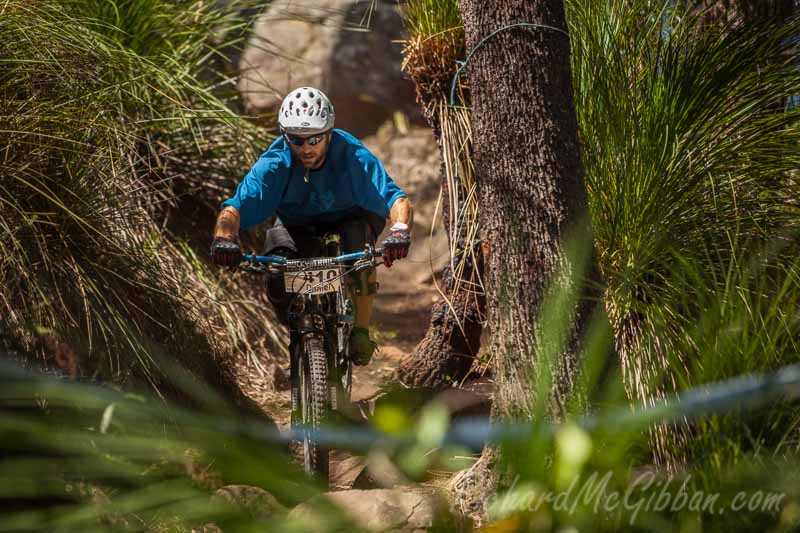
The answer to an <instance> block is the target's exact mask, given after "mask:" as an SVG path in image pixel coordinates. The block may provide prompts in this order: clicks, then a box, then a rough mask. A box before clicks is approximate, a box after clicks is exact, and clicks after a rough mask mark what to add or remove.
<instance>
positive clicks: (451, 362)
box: [395, 106, 486, 390]
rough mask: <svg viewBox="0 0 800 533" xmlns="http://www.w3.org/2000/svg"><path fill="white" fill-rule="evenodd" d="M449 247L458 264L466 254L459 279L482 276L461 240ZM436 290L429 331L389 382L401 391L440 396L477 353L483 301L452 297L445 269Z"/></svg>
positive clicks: (434, 124)
mask: <svg viewBox="0 0 800 533" xmlns="http://www.w3.org/2000/svg"><path fill="white" fill-rule="evenodd" d="M423 107H426V106H423ZM428 122H429V124H430V126H431V128H432V130H433V134H434V137H435V138H436V141H437V143H438V144H439V147H440V149H441V146H442V140H441V135H442V133H441V129H440V127H439V122H438V118H437V117H429V120H428ZM441 175H442V187H443V189H444V190H443V195H442V198H443V205H442V223H443V224H444V228H445V232H446V234H447V235H448V240H449V239H450V235H451V231H450V229H451V227H450V216H449V212H450V209H449V207H450V206H449V195H448V194H447V187H448V185H447V179H446V177H445V174H444V170H442V173H441ZM461 192H462V194H459V195H458V197H459V198H465V197H466V194H465V192H464V191H461ZM449 245H450V248H451V250H452V249H453V248H455V255H456V257H459V258H460V257H461V256H463V255H464V254H466V264H465V267H464V271H463V273H462V277H463V278H464V279H465V280H467V281H469V282H472V283H477V280H478V279H479V277H480V276H481V275H482V270H483V261H482V260H481V255H480V253H476V254H472V253H469V252H471V251H472V250H469V248H468V246H467V243H465V242H464V239H463V236H461V238H459V239H458V240H457V241H456V242H449ZM469 246H475V243H470V244H469ZM471 257H477V258H478V264H474V262H473V261H472V260H471ZM442 286H443V292H444V294H445V297H446V298H444V299H442V300H440V301H439V302H437V303H436V304H434V305H433V308H432V309H431V321H430V326H429V327H428V331H427V333H426V334H425V337H424V338H423V339H422V340H421V341H420V342H419V344H417V346H416V348H415V349H414V352H413V353H412V354H411V355H410V356H409V357H408V358H406V359H404V360H403V361H402V363H401V364H400V365H399V367H398V368H397V371H396V374H395V378H396V380H397V381H399V382H400V383H402V384H403V385H404V386H406V387H411V388H425V389H433V390H440V389H443V388H446V387H449V386H451V385H452V384H454V383H458V382H460V381H462V380H463V379H464V378H465V377H466V376H467V375H468V374H469V372H470V369H471V368H472V363H473V361H474V359H475V356H477V354H478V350H479V349H480V337H481V332H482V331H483V315H484V312H485V304H486V298H485V296H484V295H483V294H482V292H481V293H478V294H475V293H474V292H473V293H470V292H468V291H467V290H466V289H465V287H464V286H463V285H462V286H461V287H460V289H458V290H455V291H454V289H455V279H454V277H453V275H452V272H451V270H450V268H449V267H448V268H446V269H445V271H444V272H443V273H442ZM472 290H473V291H474V289H472ZM448 302H449V303H448Z"/></svg>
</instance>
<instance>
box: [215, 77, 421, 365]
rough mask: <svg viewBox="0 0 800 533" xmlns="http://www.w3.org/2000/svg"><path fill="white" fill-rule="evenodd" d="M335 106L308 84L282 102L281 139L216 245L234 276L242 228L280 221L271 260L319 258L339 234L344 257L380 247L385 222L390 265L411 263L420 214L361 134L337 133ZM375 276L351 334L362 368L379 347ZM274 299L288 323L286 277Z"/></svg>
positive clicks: (246, 186) (362, 284)
mask: <svg viewBox="0 0 800 533" xmlns="http://www.w3.org/2000/svg"><path fill="white" fill-rule="evenodd" d="M334 118H335V114H334V109H333V105H332V104H331V102H330V100H329V99H328V97H327V96H325V94H324V93H323V92H322V91H320V90H319V89H315V88H313V87H299V88H297V89H295V90H293V91H291V92H290V93H289V94H287V95H286V97H285V98H284V100H283V103H282V104H281V108H280V111H279V115H278V125H279V126H280V131H281V136H280V137H278V139H276V140H275V142H273V143H272V145H271V146H270V147H269V149H268V150H267V151H266V152H264V153H263V154H261V157H260V158H259V159H258V161H257V162H256V163H255V165H253V167H252V169H251V170H250V172H248V173H247V175H246V176H245V177H244V179H243V180H242V181H241V182H240V183H239V185H238V188H237V190H236V193H235V194H234V196H233V197H232V198H230V199H228V200H226V201H224V202H223V203H222V209H221V211H220V213H219V215H218V217H217V223H216V227H215V229H214V240H213V242H212V244H211V257H212V260H213V261H214V262H215V263H217V264H219V265H223V266H227V267H229V269H230V270H231V271H235V270H236V266H237V265H239V263H241V261H242V253H241V250H240V246H239V229H240V227H241V228H242V229H248V228H251V227H253V226H255V225H257V224H259V223H261V222H263V221H265V220H266V219H268V218H270V217H271V216H272V215H274V214H277V220H276V221H275V224H274V226H273V227H272V228H270V229H269V230H267V235H266V243H265V253H266V254H268V255H279V256H283V257H288V258H297V257H313V256H315V255H318V254H319V253H320V251H319V250H315V249H314V243H315V242H316V237H318V236H320V235H322V234H324V233H326V232H328V231H331V230H335V231H338V232H339V233H340V235H341V246H342V251H343V252H344V253H350V252H357V251H361V250H363V249H364V247H365V246H366V244H367V243H369V244H375V240H376V239H377V236H378V235H379V234H380V233H381V231H383V228H384V226H385V224H386V218H387V217H388V218H389V219H390V220H391V223H392V226H391V228H390V233H389V236H388V237H387V238H386V240H384V242H383V247H384V248H385V250H386V252H385V255H384V263H385V265H386V266H387V267H391V266H392V263H393V262H394V261H396V260H398V259H402V258H404V257H406V255H407V254H408V248H409V246H410V245H411V239H410V237H409V233H410V231H411V228H412V225H413V209H412V207H411V203H410V202H409V200H408V198H407V197H406V195H405V193H404V192H403V191H402V190H401V189H400V187H398V186H397V184H396V183H395V182H394V181H393V180H392V178H391V177H389V175H388V174H387V173H386V170H385V169H384V167H383V164H381V162H380V161H379V160H378V158H377V157H375V156H374V155H373V154H372V153H370V151H369V150H367V149H366V148H365V147H364V145H363V144H362V143H361V142H360V141H359V140H358V139H356V138H355V137H353V136H352V135H350V134H349V133H347V132H346V131H344V130H341V129H334V128H333V123H334ZM376 279H377V278H376V273H375V269H374V268H373V269H370V270H368V271H364V272H361V273H359V274H358V275H357V276H356V279H354V280H353V284H354V288H355V290H356V297H355V320H354V328H353V332H352V334H351V336H350V352H351V354H353V356H354V361H353V362H354V363H356V364H360V365H365V364H367V363H369V361H370V359H371V358H372V354H373V352H374V350H375V346H376V345H375V343H374V342H373V341H372V340H371V339H370V337H369V322H370V316H371V314H372V305H373V300H374V297H375V293H376V291H377V289H378V284H377V282H376ZM267 286H268V291H267V296H268V298H269V300H270V302H271V303H272V304H273V307H274V308H275V310H276V312H277V314H278V316H279V317H280V319H281V320H282V321H283V322H284V323H286V314H287V307H288V304H289V298H288V296H287V295H286V291H285V287H284V282H283V277H282V276H281V275H280V273H276V274H273V275H271V276H270V277H269V279H268V280H267Z"/></svg>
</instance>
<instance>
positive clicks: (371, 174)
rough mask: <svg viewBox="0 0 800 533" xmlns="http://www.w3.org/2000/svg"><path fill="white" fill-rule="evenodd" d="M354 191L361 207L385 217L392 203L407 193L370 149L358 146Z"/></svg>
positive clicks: (355, 158)
mask: <svg viewBox="0 0 800 533" xmlns="http://www.w3.org/2000/svg"><path fill="white" fill-rule="evenodd" d="M354 160H355V167H354V168H353V178H354V183H353V185H354V191H356V199H357V201H358V204H359V207H361V208H363V209H366V210H367V211H370V212H372V213H375V214H377V215H380V216H382V217H384V218H386V217H388V216H389V211H390V209H391V208H392V205H393V204H394V203H395V201H396V200H397V199H398V198H405V197H406V194H405V193H404V192H403V190H402V189H401V188H400V187H399V186H398V185H397V184H396V183H395V182H394V180H393V179H392V178H391V176H389V174H388V173H387V172H386V169H385V168H384V167H383V164H382V163H381V162H380V161H379V160H378V158H377V157H375V156H374V155H373V154H372V153H371V152H370V151H369V150H367V149H366V148H364V147H360V148H357V149H356V150H355V153H354Z"/></svg>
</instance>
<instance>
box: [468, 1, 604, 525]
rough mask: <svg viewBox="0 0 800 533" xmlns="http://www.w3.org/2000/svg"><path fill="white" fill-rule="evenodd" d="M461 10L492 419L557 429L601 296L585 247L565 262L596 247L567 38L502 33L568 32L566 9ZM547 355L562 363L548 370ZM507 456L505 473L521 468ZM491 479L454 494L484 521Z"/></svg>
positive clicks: (475, 4) (535, 4)
mask: <svg viewBox="0 0 800 533" xmlns="http://www.w3.org/2000/svg"><path fill="white" fill-rule="evenodd" d="M460 7H461V16H462V20H463V21H464V29H465V33H466V41H467V48H468V49H469V50H475V49H476V47H477V46H479V45H480V46H481V48H480V49H478V50H477V51H476V52H475V53H474V55H473V56H472V60H471V62H470V64H469V66H468V68H467V69H466V70H467V74H468V76H469V86H470V89H471V97H472V124H473V136H474V137H473V138H474V143H475V144H474V146H475V147H474V152H475V154H474V155H475V157H474V161H475V172H476V180H477V182H478V187H479V191H478V193H479V201H480V205H481V214H482V219H481V224H482V228H483V231H484V234H485V235H486V241H487V246H488V248H489V253H488V259H487V264H486V278H485V282H486V290H487V308H488V318H489V320H488V323H489V327H490V328H491V334H492V337H491V338H492V341H491V357H492V358H493V361H494V369H495V381H496V392H495V397H494V403H493V415H494V416H495V417H500V418H528V417H530V416H532V413H533V412H534V409H535V408H537V407H544V408H545V409H546V412H547V413H549V415H550V416H551V417H552V418H556V419H557V418H560V417H562V416H563V415H564V414H565V413H566V410H567V400H568V398H570V394H571V392H572V391H573V389H574V385H575V382H576V378H577V373H578V364H579V361H578V353H579V352H580V347H581V340H582V336H583V333H584V331H585V330H586V328H587V326H588V323H589V318H590V316H591V315H592V313H593V311H594V308H595V302H596V301H598V298H597V296H598V293H597V292H596V291H597V289H596V288H595V289H591V288H590V287H591V286H592V285H591V284H588V283H583V281H582V280H583V279H586V278H587V277H588V279H590V280H596V279H598V277H599V276H598V270H597V262H596V259H595V256H594V251H593V248H592V247H591V245H590V244H588V245H587V247H589V248H590V249H591V251H590V252H589V253H588V257H589V264H588V268H586V270H585V271H584V270H582V268H581V264H580V261H579V260H578V259H577V257H576V256H575V255H574V254H568V253H567V244H568V242H571V241H570V239H575V238H577V239H582V240H581V243H583V242H586V243H590V242H591V227H590V223H589V216H588V202H587V195H586V190H585V187H584V184H583V169H582V165H581V160H580V154H579V151H578V137H577V119H576V114H575V107H574V103H573V99H572V94H573V91H572V79H571V72H570V62H569V54H570V49H569V38H568V37H567V36H566V35H565V34H564V33H562V32H559V31H555V30H552V29H545V28H541V27H539V28H531V27H514V28H506V29H503V30H501V28H504V27H505V26H507V25H511V24H516V23H523V22H524V23H534V24H540V25H547V26H552V27H555V28H560V29H562V30H563V31H564V32H566V22H565V16H564V6H563V3H562V0H508V1H506V2H497V3H486V2H479V1H478V0H461V4H460ZM497 30H501V31H499V33H497V34H495V35H494V36H493V37H491V38H489V39H488V40H487V41H485V42H483V43H482V44H481V41H482V40H483V39H484V38H485V37H487V36H489V34H490V33H492V32H495V31H497ZM574 284H577V285H574ZM597 286H599V284H597V285H594V287H597ZM571 288H574V289H577V292H576V294H577V298H576V299H575V300H574V302H571V303H570V305H569V307H568V308H567V309H566V310H565V322H566V323H564V324H561V323H557V324H555V327H553V326H548V327H547V328H544V327H542V326H541V320H542V319H543V318H544V316H545V311H549V312H550V313H551V314H552V312H555V311H557V309H555V308H552V307H551V308H549V309H547V310H545V309H544V308H543V304H544V302H545V299H546V297H547V296H548V294H552V291H559V290H561V289H565V290H570V289H571ZM561 328H563V329H561ZM554 329H559V331H553V330H554ZM564 329H565V330H566V331H564ZM548 353H550V354H557V355H556V356H555V358H554V359H555V360H553V359H551V360H550V363H549V364H545V362H546V354H548ZM546 369H549V370H546ZM545 374H550V375H551V376H552V385H551V386H550V387H549V390H547V389H545V388H543V389H544V390H543V391H542V392H543V393H544V394H546V395H547V397H544V396H542V397H537V395H536V394H537V392H536V391H537V387H538V386H540V385H543V384H544V383H542V382H540V381H539V380H540V379H541V378H542V377H543V376H544V375H545ZM538 402H544V403H539V404H538V405H537V403H538ZM496 454H497V450H494V449H492V448H487V449H485V450H484V453H483V456H482V460H481V461H479V462H478V463H476V465H485V464H487V463H494V459H493V458H494V457H495V456H496ZM502 455H503V454H501V459H502V462H501V463H499V464H508V463H507V462H506V461H508V460H512V461H513V460H514V458H511V457H502ZM492 470H493V471H494V474H493V473H492V472H487V470H486V469H485V468H483V469H481V468H478V467H475V468H473V469H472V470H471V471H470V472H468V473H467V477H478V478H480V479H478V480H477V481H474V482H472V483H469V484H467V485H470V486H473V487H480V488H481V490H480V491H478V493H477V494H476V493H474V492H473V493H468V492H465V493H463V494H462V493H460V492H458V491H457V492H456V498H457V500H459V501H461V502H462V503H463V504H465V505H467V506H468V507H469V508H470V509H471V510H474V511H475V512H476V513H477V516H475V518H476V519H478V521H480V520H481V514H482V512H485V505H486V502H487V501H488V496H489V495H490V494H491V493H492V492H493V491H494V490H495V487H496V486H497V483H498V479H497V477H495V475H496V474H498V473H502V472H504V471H505V470H504V469H501V470H497V469H492ZM464 500H471V501H472V502H473V503H472V504H470V503H468V502H464ZM476 500H477V501H478V504H477V505H475V504H474V502H475V501H476Z"/></svg>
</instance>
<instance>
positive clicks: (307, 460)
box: [300, 335, 330, 479]
mask: <svg viewBox="0 0 800 533" xmlns="http://www.w3.org/2000/svg"><path fill="white" fill-rule="evenodd" d="M303 345H304V350H305V354H304V355H303V356H301V357H300V402H301V405H300V412H301V424H302V425H303V426H304V428H305V429H308V430H309V432H308V433H306V434H305V436H304V438H303V463H304V466H305V470H306V472H307V473H309V474H311V475H317V476H320V477H322V478H324V479H328V450H327V449H326V448H324V447H323V446H321V445H320V444H319V443H318V442H317V439H316V436H317V435H318V434H319V432H320V430H321V429H322V426H323V425H324V424H325V422H326V421H327V420H328V418H329V415H330V405H329V398H328V362H327V356H326V353H325V341H324V339H323V338H322V337H321V336H317V335H312V336H309V337H306V339H305V342H304V343H303Z"/></svg>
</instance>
